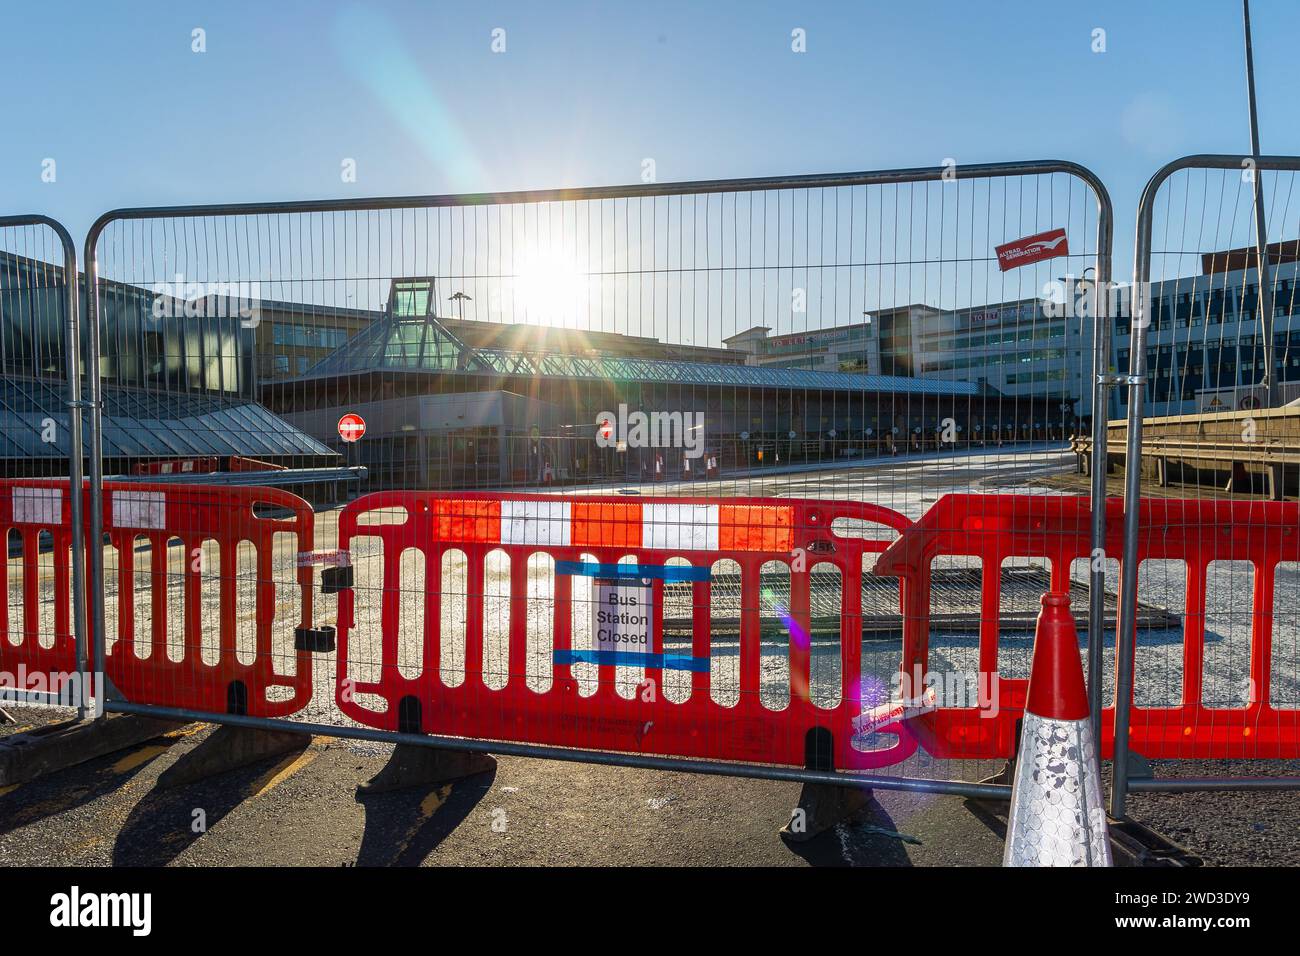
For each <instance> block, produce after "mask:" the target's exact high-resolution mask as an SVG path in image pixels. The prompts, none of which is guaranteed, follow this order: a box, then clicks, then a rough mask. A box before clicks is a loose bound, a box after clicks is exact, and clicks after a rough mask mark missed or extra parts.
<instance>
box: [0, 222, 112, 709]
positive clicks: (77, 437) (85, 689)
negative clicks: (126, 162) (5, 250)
mask: <svg viewBox="0 0 1300 956" xmlns="http://www.w3.org/2000/svg"><path fill="white" fill-rule="evenodd" d="M20 229H32V230H35V229H44V230H48V231H49V232H50V233H52V234H53V236H54V239H55V242H56V244H57V248H58V251H59V254H60V256H61V263H60V264H59V265H58V266H55V267H53V269H50V268H49V267H50V263H48V262H47V261H45V257H46V256H48V255H49V254H50V253H51V252H52V251H53V250H52V249H50V248H49V247H48V244H46V243H39V244H38V243H34V242H32V243H31V244H32V245H33V247H34V248H33V251H35V252H36V254H35V255H34V256H33V257H32V258H31V259H30V260H29V262H28V264H29V265H30V266H31V267H33V268H36V269H40V270H43V271H44V270H48V271H52V272H54V273H56V274H57V276H58V278H57V280H56V281H55V282H54V283H53V285H54V286H55V287H57V289H58V290H59V298H60V299H61V310H62V313H63V329H62V335H63V341H62V348H63V352H64V377H65V388H66V399H65V401H64V405H65V408H66V412H67V416H68V437H67V446H68V476H69V485H70V489H69V491H70V494H69V503H70V511H71V535H70V537H71V555H70V562H71V576H72V596H71V606H72V622H71V623H72V631H73V637H74V640H75V644H76V666H77V675H78V680H77V682H76V688H77V690H78V699H77V703H76V707H77V712H78V715H79V716H80V715H84V714H85V711H86V707H87V703H88V701H89V694H90V686H89V683H90V682H89V679H88V678H89V668H88V667H87V663H88V661H87V653H88V644H87V627H86V620H87V607H86V562H85V555H86V548H85V543H84V538H83V535H84V525H83V523H82V494H81V486H82V481H83V478H82V466H83V458H84V455H85V449H84V447H83V443H82V427H81V424H82V419H81V413H82V410H83V409H84V408H88V407H90V403H87V402H83V401H82V398H81V376H82V367H81V362H80V358H81V347H80V329H81V323H80V319H79V318H78V306H79V302H80V295H79V293H78V288H79V276H78V272H77V247H76V244H75V243H74V242H73V240H72V236H71V234H70V233H69V232H68V230H67V228H66V227H65V226H64V225H63V224H62V223H60V222H58V221H57V220H55V219H51V218H50V217H49V216H43V215H16V216H0V238H3V237H5V235H6V233H7V232H12V231H14V230H20ZM7 245H8V244H6V246H7ZM36 250H39V251H36ZM8 278H10V279H11V281H12V280H13V279H14V277H8ZM12 291H19V292H22V291H26V292H28V293H34V292H35V291H36V290H35V288H34V287H33V286H32V285H26V284H25V283H24V280H23V279H22V278H17V279H16V285H15V286H13V289H12ZM31 308H32V338H33V342H35V341H36V338H37V335H36V332H37V328H38V323H39V316H38V310H39V303H38V302H36V301H35V296H34V295H33V301H32V304H31ZM15 341H16V337H15ZM10 347H12V345H11V346H10ZM6 358H7V359H8V358H10V356H6ZM21 359H22V360H23V362H24V364H25V363H26V362H28V361H30V362H31V365H32V373H33V375H39V371H40V370H39V368H38V364H39V363H38V362H37V361H36V356H35V355H30V356H22V357H21ZM94 368H95V366H93V365H92V366H90V367H89V371H91V372H92V374H90V375H89V378H90V380H91V381H92V382H93V381H94V378H95V376H94V374H93V370H94ZM6 374H9V370H8V369H6ZM92 393H93V387H92ZM92 460H93V459H92ZM7 534H8V529H6V536H7ZM7 543H8V542H7V540H6V545H7ZM6 554H7V548H6ZM6 560H7V558H6ZM30 566H31V565H29V568H30ZM3 597H4V600H5V601H6V603H7V602H8V600H9V596H8V594H5V595H4V596H3ZM60 597H61V596H60ZM5 613H8V608H5ZM24 626H25V628H26V629H27V630H28V632H29V633H28V634H27V635H26V637H27V639H34V638H35V630H34V629H32V628H31V622H30V621H24ZM40 697H41V695H38V696H37V697H36V698H35V699H37V700H39V699H40Z"/></svg>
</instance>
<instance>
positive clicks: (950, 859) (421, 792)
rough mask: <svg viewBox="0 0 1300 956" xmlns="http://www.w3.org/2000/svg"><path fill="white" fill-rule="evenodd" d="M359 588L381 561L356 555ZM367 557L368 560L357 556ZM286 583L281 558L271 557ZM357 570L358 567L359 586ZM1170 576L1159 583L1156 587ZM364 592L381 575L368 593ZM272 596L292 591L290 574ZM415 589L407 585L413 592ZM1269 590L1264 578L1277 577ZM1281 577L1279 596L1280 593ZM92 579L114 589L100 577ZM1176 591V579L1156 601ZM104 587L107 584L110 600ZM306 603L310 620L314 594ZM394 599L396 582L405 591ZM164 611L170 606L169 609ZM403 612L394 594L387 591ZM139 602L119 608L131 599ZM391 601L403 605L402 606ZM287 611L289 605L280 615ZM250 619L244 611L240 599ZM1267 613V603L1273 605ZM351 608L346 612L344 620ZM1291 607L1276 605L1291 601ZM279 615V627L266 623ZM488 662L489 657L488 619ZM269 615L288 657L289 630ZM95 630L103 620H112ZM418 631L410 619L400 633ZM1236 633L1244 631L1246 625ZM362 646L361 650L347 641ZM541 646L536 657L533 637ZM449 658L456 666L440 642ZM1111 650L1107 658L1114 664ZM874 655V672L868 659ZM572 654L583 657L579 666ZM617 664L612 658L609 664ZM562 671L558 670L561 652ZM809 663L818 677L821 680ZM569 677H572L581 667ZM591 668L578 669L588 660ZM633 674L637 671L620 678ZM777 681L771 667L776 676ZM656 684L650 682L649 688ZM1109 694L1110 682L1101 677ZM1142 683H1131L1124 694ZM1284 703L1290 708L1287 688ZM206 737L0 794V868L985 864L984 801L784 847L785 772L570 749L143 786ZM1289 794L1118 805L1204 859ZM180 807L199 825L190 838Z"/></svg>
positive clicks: (829, 493) (927, 462)
mask: <svg viewBox="0 0 1300 956" xmlns="http://www.w3.org/2000/svg"><path fill="white" fill-rule="evenodd" d="M1071 464H1072V458H1071V457H1070V456H1069V455H1068V454H1064V453H1062V452H1061V451H1060V450H1056V449H1051V450H1044V451H1040V452H1038V453H1035V454H1023V453H1021V454H1001V455H970V456H948V457H947V458H943V457H942V456H934V457H932V458H921V459H918V460H914V461H900V462H891V463H887V465H886V466H885V467H871V468H854V469H841V470H835V471H813V470H801V471H791V472H789V473H786V474H781V475H768V476H761V477H754V476H746V477H744V478H743V479H739V480H735V481H732V482H731V483H728V482H726V481H724V482H722V483H710V484H712V485H714V486H713V487H709V488H708V489H707V492H705V490H704V489H703V488H702V487H701V486H700V484H698V483H697V484H694V485H689V486H685V487H681V488H677V487H675V486H673V485H657V486H652V487H649V488H643V489H638V490H642V491H645V492H647V493H649V492H655V493H660V492H662V493H668V494H672V493H679V492H680V493H692V494H700V493H707V494H710V495H722V496H727V495H735V494H749V495H765V496H796V497H817V498H832V497H854V498H864V499H866V500H877V501H880V502H881V503H883V504H886V505H888V506H890V507H894V508H896V509H897V510H900V511H902V512H903V513H905V514H908V515H909V516H911V517H916V516H918V515H919V514H920V513H922V512H923V511H924V510H925V508H926V507H928V505H929V504H931V503H933V501H934V500H936V499H937V497H938V496H939V495H940V494H942V493H944V492H946V491H965V490H983V491H988V492H991V493H996V492H999V491H1012V490H1032V491H1035V492H1041V491H1045V490H1046V488H1045V485H1046V484H1048V483H1049V482H1051V481H1052V480H1053V479H1054V478H1055V477H1056V476H1059V475H1060V474H1062V473H1063V472H1064V471H1065V470H1067V469H1068V468H1069V467H1070V465H1071ZM335 517H336V513H333V512H324V513H322V514H321V515H320V516H318V527H319V529H320V533H319V534H318V538H317V546H318V547H327V546H329V543H330V542H331V541H332V536H333V530H332V529H333V521H334V518H335ZM358 557H359V558H360V560H359V561H358V570H357V573H358V590H359V591H362V590H366V589H367V583H366V582H367V577H366V576H367V574H375V573H377V571H378V565H379V562H378V561H377V560H373V561H368V560H367V559H366V554H365V552H364V551H363V550H361V549H359V553H358ZM371 557H373V555H372V556H371ZM1241 570H1242V569H1233V568H1228V569H1226V572H1225V573H1226V574H1227V575H1228V576H1227V577H1226V578H1225V579H1224V583H1225V584H1226V585H1227V586H1226V587H1225V588H1223V589H1222V590H1221V594H1222V598H1221V599H1222V600H1223V601H1225V602H1230V601H1231V599H1232V595H1233V593H1234V592H1236V593H1238V594H1239V593H1240V588H1241V586H1242V583H1243V582H1242V580H1241V579H1240V577H1239V575H1240V573H1241ZM276 577H277V581H279V580H280V579H281V578H282V577H285V578H288V579H291V578H292V574H291V572H289V573H287V574H286V573H285V572H282V571H278V572H277V574H276ZM1175 578H1176V575H1170V574H1163V575H1157V576H1156V578H1154V579H1146V580H1144V582H1143V584H1144V589H1143V592H1142V594H1141V597H1142V598H1143V600H1156V599H1168V598H1169V597H1170V594H1171V593H1172V592H1171V588H1173V587H1174V584H1171V581H1174V579H1175ZM371 583H372V584H374V582H371ZM1175 583H1176V582H1175ZM370 589H371V590H375V591H378V586H377V585H376V586H375V587H372V588H370ZM280 590H281V591H282V593H281V594H279V595H278V597H279V599H281V600H284V601H286V602H287V605H288V606H286V607H285V608H284V610H285V611H288V610H289V609H290V607H291V606H292V595H291V590H290V589H280ZM410 590H411V593H412V595H413V598H412V602H413V603H418V600H415V599H414V598H415V597H418V593H419V592H418V589H416V588H412V589H410ZM1284 590H1286V589H1283V588H1282V587H1279V592H1280V593H1281V592H1283V591H1284ZM1297 590H1300V589H1297V588H1291V589H1290V591H1289V592H1287V593H1289V594H1290V600H1291V601H1293V602H1294V600H1295V599H1296V594H1295V591H1297ZM110 591H111V588H110ZM1174 596H1175V597H1176V595H1174ZM111 598H112V595H111V593H110V603H111ZM323 600H324V601H325V602H326V605H327V606H326V607H324V608H322V609H321V610H322V611H323V617H318V618H317V619H318V620H321V619H327V618H328V617H329V615H330V612H331V611H332V608H331V607H329V606H328V602H329V601H332V600H333V599H332V598H325V599H323ZM404 601H405V598H404ZM177 606H178V605H177ZM404 606H405V605H404ZM1231 607H1232V605H1231V604H1230V603H1228V604H1225V605H1224V607H1223V609H1222V611H1223V613H1222V616H1223V618H1224V625H1223V626H1222V627H1219V628H1218V629H1217V630H1215V629H1214V628H1211V632H1212V634H1213V637H1214V638H1215V641H1214V648H1213V649H1214V650H1215V653H1213V654H1208V655H1207V660H1210V661H1212V662H1217V664H1216V670H1215V671H1214V672H1213V673H1209V674H1207V681H1206V686H1207V693H1210V692H1213V693H1219V694H1220V695H1221V697H1222V698H1223V700H1225V701H1226V702H1228V704H1229V705H1230V704H1231V702H1232V701H1233V700H1235V698H1236V697H1237V696H1240V694H1241V693H1243V692H1244V691H1242V688H1241V687H1240V686H1239V685H1240V684H1241V677H1242V673H1243V666H1244V658H1243V657H1242V655H1241V654H1240V642H1241V637H1240V633H1241V632H1240V622H1239V619H1238V618H1237V617H1235V616H1234V615H1233V614H1232V613H1231ZM139 613H141V608H140V607H139V606H137V614H139ZM403 613H404V614H405V613H406V611H404V612H403ZM283 616H284V618H285V620H291V618H290V616H289V615H288V614H285V615H283ZM245 617H247V615H245ZM1282 617H1283V618H1284V619H1285V615H1282ZM361 620H363V621H364V620H365V619H364V618H362V619H361ZM1290 620H1291V621H1294V620H1295V617H1294V610H1293V609H1292V610H1291V617H1290ZM278 626H279V625H277V627H278ZM487 629H488V631H489V659H490V657H491V632H492V626H491V619H490V618H489V624H488V628H487ZM282 630H283V632H281V631H280V630H278V631H277V637H276V641H277V646H278V647H279V648H280V650H281V653H282V654H283V655H284V656H285V657H289V656H291V655H290V654H288V652H287V647H286V643H287V641H288V640H289V639H290V638H291V629H282ZM112 632H113V628H112V626H111V622H110V633H112ZM415 633H419V631H418V629H416V631H415ZM1247 634H1248V630H1247ZM937 643H938V646H937V647H936V648H934V650H935V652H936V654H937V658H938V660H939V661H940V663H946V666H953V667H956V666H962V662H963V661H965V660H966V659H968V658H969V657H971V654H972V652H973V650H974V641H973V637H969V636H968V637H966V638H963V637H962V636H960V635H956V636H953V637H952V638H951V639H950V640H949V641H948V642H947V645H946V646H944V645H943V644H942V643H940V642H937ZM1142 643H1143V645H1144V646H1143V647H1142V649H1141V652H1140V656H1139V661H1138V675H1139V702H1143V700H1148V702H1159V701H1160V700H1161V699H1163V698H1165V697H1168V696H1173V697H1174V698H1175V699H1176V695H1177V693H1178V691H1179V689H1180V687H1181V683H1180V680H1181V678H1180V677H1179V674H1178V666H1179V662H1180V659H1181V639H1180V635H1178V634H1169V635H1163V636H1162V635H1159V634H1149V635H1146V638H1144V641H1143V642H1142ZM1021 644H1023V645H1024V646H1020V645H1014V644H1011V645H1009V646H1008V648H1007V650H1008V653H1009V654H1013V655H1018V657H1016V658H1015V659H1016V660H1018V661H1019V663H1018V664H1017V666H1020V665H1024V666H1025V667H1027V663H1028V649H1029V644H1028V642H1026V641H1021ZM820 650H821V651H822V653H819V645H818V644H817V643H816V642H814V648H813V679H814V686H817V685H818V684H819V683H820V685H821V686H824V687H827V688H833V687H835V686H837V685H838V673H837V666H838V649H837V648H835V647H825V648H820ZM715 653H717V656H718V658H719V661H718V667H719V673H718V675H716V676H718V677H720V678H725V677H728V676H730V673H731V669H732V668H733V667H734V659H733V660H731V661H729V660H728V657H727V654H726V653H725V651H724V652H720V653H719V652H715ZM764 654H765V656H764V661H763V673H764V687H765V688H767V687H769V686H771V687H774V688H776V689H777V690H778V691H779V689H780V688H781V684H782V681H786V682H788V659H787V661H786V667H785V670H784V671H783V670H782V648H781V647H780V646H779V643H773V642H767V643H765V647H764ZM363 657H364V655H363ZM540 657H543V658H544V657H545V654H544V653H543V654H542V655H540ZM447 659H448V660H451V661H452V662H453V665H454V662H455V655H451V656H450V657H449V658H447ZM318 660H319V662H318V665H317V668H316V674H317V683H318V684H319V685H320V686H318V687H317V688H316V693H315V695H314V699H313V704H312V705H311V706H312V708H314V710H313V712H311V713H309V714H307V715H305V718H306V719H320V720H325V721H327V722H334V723H337V722H340V719H341V715H339V714H338V713H337V711H336V710H334V709H333V708H332V707H327V706H325V705H318V704H317V703H316V701H326V702H328V701H331V700H332V683H333V673H334V663H333V660H332V658H331V659H329V660H324V659H318ZM896 661H897V648H896V647H895V646H892V645H891V644H889V642H883V643H881V642H875V643H871V642H869V643H868V645H867V647H866V653H865V654H864V664H865V665H866V668H867V670H871V669H872V668H873V667H874V668H875V669H876V670H879V671H880V674H881V675H886V674H888V673H889V671H890V669H891V668H896V666H897V665H896ZM1112 662H1113V654H1112V655H1110V656H1109V657H1108V658H1107V663H1106V673H1107V674H1108V675H1109V674H1110V672H1111V671H1112ZM876 664H878V665H879V667H875V665H876ZM579 666H581V665H579ZM620 670H621V669H620ZM575 672H577V668H575ZM1280 673H1281V674H1282V676H1283V677H1284V678H1286V679H1287V680H1289V681H1290V683H1287V682H1286V681H1285V680H1284V681H1283V682H1280V686H1282V687H1283V692H1284V693H1285V694H1293V693H1295V684H1294V679H1295V668H1294V666H1291V667H1290V669H1289V670H1288V669H1286V668H1283V670H1282V671H1281V672H1280ZM819 675H820V677H819ZM578 676H579V677H580V678H581V674H578ZM590 676H591V677H594V674H592V675H590ZM627 676H628V681H627V682H628V683H629V686H630V687H634V686H635V680H634V679H633V678H634V675H627ZM787 686H788V683H787ZM667 692H668V690H667V688H666V693H667ZM1107 693H1108V694H1109V691H1107ZM1144 694H1146V695H1148V697H1147V698H1144V697H1143V695H1144ZM1292 706H1294V704H1292ZM10 710H11V711H12V712H13V713H14V715H15V716H16V717H18V720H19V723H18V724H16V725H8V726H0V734H8V733H13V732H15V730H16V728H20V727H23V726H24V725H28V726H31V725H37V724H40V723H42V722H45V721H49V720H51V719H53V718H54V717H55V713H54V712H51V711H39V710H36V709H23V710H15V709H14V708H10ZM209 732H210V731H209V730H208V729H206V728H203V727H199V726H197V725H194V726H191V727H187V728H185V729H182V730H178V731H177V732H175V733H174V734H172V735H170V736H168V737H164V738H161V739H159V740H156V741H154V742H151V743H148V744H144V745H141V746H138V747H135V748H131V749H129V750H127V751H124V752H122V753H119V754H115V755H113V756H112V757H106V758H102V759H99V760H96V761H92V762H90V763H87V764H85V765H82V766H80V767H75V768H72V769H69V770H66V771H63V772H61V773H58V774H55V775H53V776H51V777H49V778H47V779H42V780H40V781H36V782H33V783H29V784H25V785H22V786H19V787H17V788H13V789H11V790H9V791H7V792H0V863H5V864H25V863H64V864H75V865H107V864H118V865H134V864H146V865H147V864H165V863H173V862H174V863H178V864H237V863H243V864H247V863H267V864H309V863H311V864H321V865H335V864H338V865H343V864H361V865H366V864H416V863H422V864H429V865H438V864H453V865H454V864H465V863H479V864H561V863H575V864H577V863H589V864H603V865H628V864H636V863H640V864H674V865H677V864H680V865H692V864H735V865H747V864H753V865H803V864H819V865H841V864H858V865H900V866H905V865H920V866H927V865H958V864H965V865H995V864H997V863H998V862H1000V860H1001V853H1002V836H1003V833H1002V821H1001V820H1000V819H999V818H998V817H997V816H996V815H990V814H989V813H988V812H987V809H986V808H984V807H981V806H977V805H974V804H971V803H969V802H967V801H965V800H962V799H960V798H955V797H941V796H923V795H915V794H908V793H899V792H885V791H877V792H876V793H875V795H874V798H873V802H872V803H871V804H870V805H869V806H868V807H867V808H866V809H865V810H864V812H863V813H861V814H860V815H859V817H858V818H857V819H856V820H855V821H854V822H852V823H848V824H842V825H840V826H838V827H836V828H834V829H833V830H831V831H830V832H828V833H826V834H824V835H823V836H821V837H819V838H817V839H816V840H813V841H811V842H809V843H807V844H802V845H799V844H794V845H787V844H786V843H785V842H784V841H783V840H782V839H781V838H780V837H778V836H777V829H778V828H779V827H780V826H781V825H782V824H783V823H784V822H785V820H786V819H787V818H788V816H789V813H790V811H791V809H792V808H793V807H794V806H795V805H796V804H797V802H798V799H799V787H798V785H794V784H787V783H777V782H766V781H754V780H742V779H731V778H721V777H711V776H696V775H688V774H677V773H663V772H654V771H642V770H631V769H615V768H606V767H596V766H589V765H583V764H575V763H567V762H553V761H538V760H526V759H517V758H503V759H502V760H501V761H500V763H499V765H498V768H497V770H496V772H495V774H494V775H492V776H490V777H489V776H486V775H484V776H480V777H478V778H475V779H472V780H469V781H466V782H464V783H462V784H459V785H457V786H455V787H450V788H447V787H444V788H440V789H430V788H424V789H419V788H417V789H415V790H411V791H406V792H400V793H392V794H386V795H375V796H367V797H365V798H362V799H360V800H359V799H357V797H356V795H355V787H356V785H357V784H358V783H360V782H362V781H363V780H365V779H368V778H369V777H370V776H373V774H374V773H376V772H378V770H379V769H380V767H382V766H383V764H384V763H385V761H386V759H387V754H388V748H386V747H385V746H383V745H379V744H370V743H364V742H344V741H340V740H337V739H330V738H317V739H316V740H314V741H313V742H312V743H311V744H310V745H309V746H307V748H306V749H305V750H304V751H303V752H302V753H299V754H290V755H288V756H286V757H283V758H277V759H272V760H268V761H264V762H262V763H261V764H258V765H256V766H252V767H248V768H245V769H242V770H238V771H233V772H231V773H229V774H225V775H223V776H221V777H217V778H214V779H211V780H208V781H204V782H201V783H197V784H193V785H190V786H187V787H182V788H178V789H176V790H167V791H161V790H157V789H155V786H154V784H155V782H156V779H157V776H158V774H159V773H161V772H162V771H163V770H165V769H166V768H167V767H168V766H170V765H172V764H173V763H175V762H176V761H177V760H178V759H180V758H181V757H182V756H183V755H185V754H186V753H187V752H188V751H190V750H191V749H192V748H193V747H194V746H195V745H196V744H197V743H199V742H200V741H201V740H203V739H204V738H205V737H206V736H207V735H208V733H209ZM895 769H896V770H897V771H902V772H907V773H913V774H916V775H920V776H941V777H964V778H966V779H979V777H981V776H985V775H987V774H988V773H990V772H992V771H993V770H995V769H996V768H995V767H991V766H985V765H974V764H970V763H966V762H955V761H949V762H944V763H941V764H940V763H939V762H934V761H928V762H927V761H926V759H925V758H924V755H923V754H921V755H918V756H916V757H914V758H909V763H908V764H905V765H903V766H901V767H898V768H895ZM1157 772H1158V774H1159V775H1162V776H1163V775H1186V776H1197V775H1205V774H1221V773H1229V774H1261V775H1264V774H1286V773H1289V774H1296V773H1297V772H1300V768H1298V767H1297V766H1296V765H1295V764H1294V763H1278V762H1259V763H1257V764H1254V765H1252V764H1249V763H1246V762H1240V761H1238V762H1234V763H1232V764H1231V765H1230V766H1229V765H1217V764H1216V765H1210V764H1207V763H1204V762H1182V761H1180V762H1169V763H1166V764H1163V765H1160V766H1159V767H1158V768H1157ZM1296 810H1297V804H1296V800H1295V797H1294V795H1291V794H1286V793H1280V792H1273V793H1220V794H1209V793H1202V794H1182V795H1154V794H1138V795H1133V796H1132V797H1131V798H1130V811H1131V814H1132V816H1133V817H1134V818H1135V819H1138V820H1140V821H1142V822H1145V823H1147V824H1149V825H1150V826H1152V827H1153V828H1155V829H1157V830H1159V831H1161V832H1162V833H1164V834H1166V835H1168V836H1169V837H1171V838H1173V839H1175V840H1177V841H1178V842H1180V843H1182V844H1183V845H1185V846H1187V848H1188V849H1189V850H1192V851H1193V852H1194V853H1195V854H1197V855H1198V856H1200V857H1201V858H1203V859H1204V861H1205V862H1207V863H1211V864H1237V863H1245V864H1283V863H1286V864H1292V865H1294V864H1297V863H1300V835H1298V834H1300V827H1297V825H1296V824H1297V822H1300V817H1298V815H1297V812H1296ZM196 811H202V816H203V817H204V818H205V822H206V830H205V831H204V832H196V824H195V819H196Z"/></svg>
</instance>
